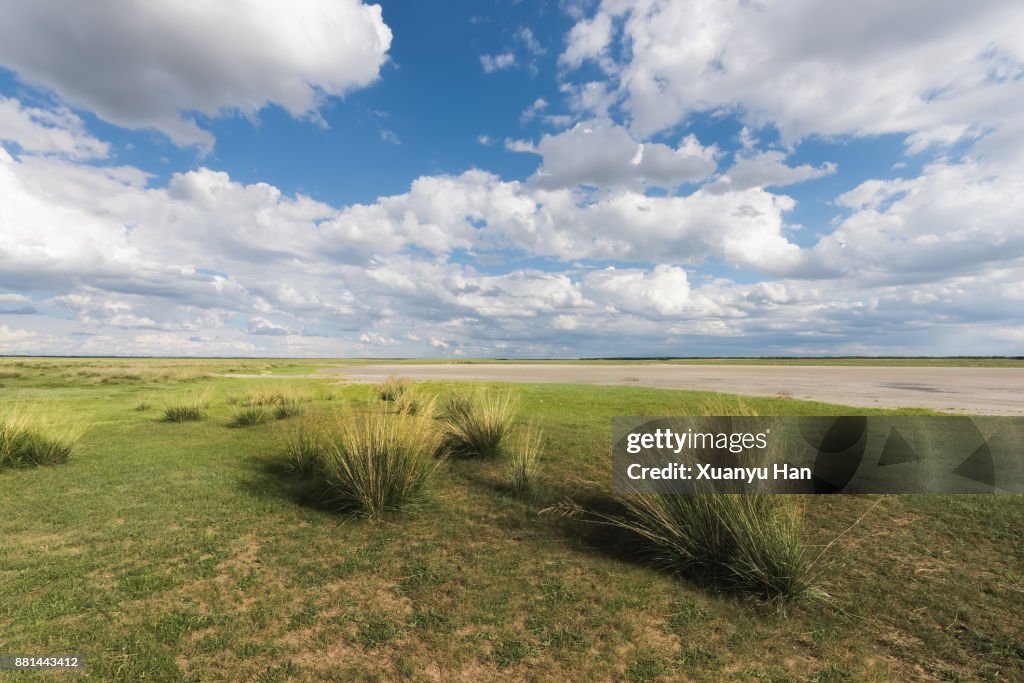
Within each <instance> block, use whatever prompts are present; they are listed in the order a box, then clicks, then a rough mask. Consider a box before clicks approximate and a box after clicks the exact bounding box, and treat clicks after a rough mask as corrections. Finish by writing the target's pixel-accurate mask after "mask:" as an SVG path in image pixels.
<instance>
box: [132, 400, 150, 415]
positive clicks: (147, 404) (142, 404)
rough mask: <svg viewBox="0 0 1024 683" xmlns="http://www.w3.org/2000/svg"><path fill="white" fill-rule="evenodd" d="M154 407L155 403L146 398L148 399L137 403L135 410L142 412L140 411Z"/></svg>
mask: <svg viewBox="0 0 1024 683" xmlns="http://www.w3.org/2000/svg"><path fill="white" fill-rule="evenodd" d="M152 407H153V403H152V402H151V401H148V400H146V399H142V400H140V401H139V402H138V403H136V404H135V410H136V411H138V412H140V413H142V412H145V411H147V410H149V409H150V408H152Z"/></svg>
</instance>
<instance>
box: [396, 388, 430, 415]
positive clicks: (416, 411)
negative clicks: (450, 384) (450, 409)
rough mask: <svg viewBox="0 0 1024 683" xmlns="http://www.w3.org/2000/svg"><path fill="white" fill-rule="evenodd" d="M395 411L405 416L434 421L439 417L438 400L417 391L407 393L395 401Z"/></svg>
mask: <svg viewBox="0 0 1024 683" xmlns="http://www.w3.org/2000/svg"><path fill="white" fill-rule="evenodd" d="M395 409H396V410H397V411H398V412H399V413H401V414H403V415H411V416H419V417H423V418H426V419H428V420H432V419H434V418H435V417H436V416H437V398H436V397H434V396H429V395H426V394H422V393H420V392H417V391H406V392H405V393H403V394H400V395H399V397H398V399H397V400H395Z"/></svg>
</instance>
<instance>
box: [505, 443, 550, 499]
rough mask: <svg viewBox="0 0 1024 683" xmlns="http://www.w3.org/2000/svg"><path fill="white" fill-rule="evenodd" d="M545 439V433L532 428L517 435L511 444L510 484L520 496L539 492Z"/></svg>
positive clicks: (509, 462) (508, 466) (509, 461)
mask: <svg viewBox="0 0 1024 683" xmlns="http://www.w3.org/2000/svg"><path fill="white" fill-rule="evenodd" d="M543 438H544V435H543V432H541V430H540V428H539V427H535V426H530V427H527V428H526V429H523V430H521V431H520V432H519V433H518V434H516V435H515V436H514V437H513V438H512V439H511V442H510V444H509V447H508V465H507V468H508V477H509V482H510V483H511V485H512V490H513V491H515V492H516V493H517V494H519V495H520V496H529V495H532V494H534V493H536V491H537V475H538V473H539V472H540V455H541V452H542V450H543Z"/></svg>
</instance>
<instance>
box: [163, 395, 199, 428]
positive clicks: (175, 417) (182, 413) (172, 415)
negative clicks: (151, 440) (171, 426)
mask: <svg viewBox="0 0 1024 683" xmlns="http://www.w3.org/2000/svg"><path fill="white" fill-rule="evenodd" d="M209 406H210V403H209V401H207V400H205V399H203V398H199V397H198V396H197V397H193V398H190V399H183V400H180V401H177V402H175V403H168V404H167V405H166V406H164V414H163V418H162V421H163V422H195V421H198V420H205V419H206V409H207V408H208V407H209Z"/></svg>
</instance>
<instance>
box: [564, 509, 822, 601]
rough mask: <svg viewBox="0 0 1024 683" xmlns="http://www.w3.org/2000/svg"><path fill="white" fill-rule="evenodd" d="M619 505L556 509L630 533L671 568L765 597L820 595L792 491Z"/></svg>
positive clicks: (667, 568)
mask: <svg viewBox="0 0 1024 683" xmlns="http://www.w3.org/2000/svg"><path fill="white" fill-rule="evenodd" d="M622 505H623V508H624V513H623V514H611V513H602V512H586V511H583V510H582V509H579V508H578V507H577V508H576V509H572V508H568V509H567V508H566V507H564V506H562V507H561V509H559V510H557V511H559V512H562V513H564V514H565V513H567V514H571V515H572V516H581V515H583V516H589V517H590V521H595V522H598V523H602V524H607V525H610V526H614V527H617V528H620V529H624V530H626V531H628V532H631V533H633V534H635V535H636V536H638V537H640V538H641V539H642V540H643V541H645V542H646V544H647V546H648V553H649V555H650V556H651V559H652V560H653V561H654V562H655V563H656V564H658V565H660V566H661V567H663V568H664V569H666V570H669V571H672V572H678V573H683V574H689V575H697V576H699V577H701V578H704V579H707V580H710V581H714V582H716V583H720V584H725V585H728V586H732V587H735V588H739V589H741V590H745V591H749V592H753V593H755V594H758V595H761V596H762V597H765V598H767V599H795V598H801V597H808V596H816V595H822V594H821V592H820V590H819V589H818V588H817V586H816V583H815V576H814V574H815V572H814V561H813V558H812V557H811V556H810V554H809V552H808V549H807V547H806V545H805V544H804V542H803V539H802V532H801V520H802V514H801V512H802V508H801V506H800V503H799V502H798V501H796V500H794V499H793V497H792V496H785V495H768V494H746V495H743V494H738V493H722V494H704V495H658V494H650V493H644V494H638V495H632V496H624V497H623V498H622Z"/></svg>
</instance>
